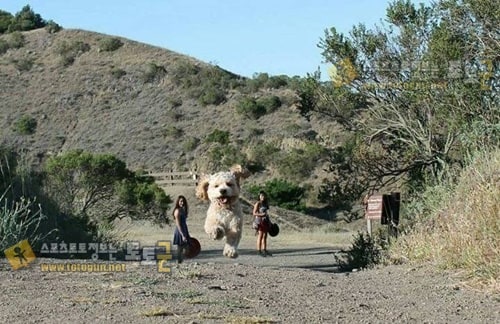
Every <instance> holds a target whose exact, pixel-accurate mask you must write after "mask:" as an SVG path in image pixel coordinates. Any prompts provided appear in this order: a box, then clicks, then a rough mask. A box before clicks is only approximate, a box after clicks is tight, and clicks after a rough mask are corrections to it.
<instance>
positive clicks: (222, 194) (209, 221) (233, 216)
mask: <svg viewBox="0 0 500 324" xmlns="http://www.w3.org/2000/svg"><path fill="white" fill-rule="evenodd" d="M249 175H250V172H248V170H246V169H245V168H243V167H241V166H240V165H235V166H233V167H232V168H231V170H230V171H228V172H218V173H215V174H211V175H205V176H203V177H202V178H201V179H200V182H199V183H198V187H197V188H196V196H197V197H198V198H200V199H202V200H205V201H206V200H209V201H210V207H208V211H207V218H206V220H205V232H207V234H208V235H209V236H210V238H212V239H214V240H220V239H222V238H223V237H225V238H226V244H225V246H224V251H223V254H224V255H225V256H226V257H229V258H236V257H238V252H237V248H238V244H239V243H240V239H241V231H242V228H243V215H242V211H241V204H240V200H239V195H240V181H241V179H244V178H247V177H248V176H249Z"/></svg>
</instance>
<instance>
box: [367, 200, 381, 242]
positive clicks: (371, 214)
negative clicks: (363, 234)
mask: <svg viewBox="0 0 500 324" xmlns="http://www.w3.org/2000/svg"><path fill="white" fill-rule="evenodd" d="M382 209H383V196H382V195H380V194H374V195H371V196H369V197H368V199H367V201H366V205H365V218H366V226H367V230H368V235H370V236H371V235H372V220H380V219H382Z"/></svg>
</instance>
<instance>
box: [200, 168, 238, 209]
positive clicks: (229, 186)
mask: <svg viewBox="0 0 500 324" xmlns="http://www.w3.org/2000/svg"><path fill="white" fill-rule="evenodd" d="M207 195H208V199H209V200H210V201H211V202H217V204H219V205H221V206H228V205H231V204H232V203H233V202H234V201H235V200H236V199H238V196H239V195H240V186H239V185H238V182H237V181H236V177H235V176H234V174H232V173H231V172H219V173H216V174H213V175H211V176H210V178H209V180H208V188H207Z"/></svg>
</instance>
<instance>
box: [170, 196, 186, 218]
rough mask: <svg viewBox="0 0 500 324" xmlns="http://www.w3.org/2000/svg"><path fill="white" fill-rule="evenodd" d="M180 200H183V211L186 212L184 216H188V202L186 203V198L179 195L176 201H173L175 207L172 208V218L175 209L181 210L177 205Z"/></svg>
mask: <svg viewBox="0 0 500 324" xmlns="http://www.w3.org/2000/svg"><path fill="white" fill-rule="evenodd" d="M181 199H184V209H185V210H186V215H187V214H188V201H187V199H186V197H184V196H182V195H180V196H179V197H177V200H176V201H175V207H174V210H173V211H172V216H174V212H175V210H176V209H179V208H181V206H180V205H179V201H180V200H181Z"/></svg>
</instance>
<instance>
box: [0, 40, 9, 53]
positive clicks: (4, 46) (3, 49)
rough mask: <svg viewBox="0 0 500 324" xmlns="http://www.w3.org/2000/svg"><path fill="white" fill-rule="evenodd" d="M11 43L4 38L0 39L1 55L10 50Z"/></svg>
mask: <svg viewBox="0 0 500 324" xmlns="http://www.w3.org/2000/svg"><path fill="white" fill-rule="evenodd" d="M9 48H10V47H9V43H8V42H7V41H5V40H3V39H0V55H2V54H4V53H5V52H7V51H8V50H9Z"/></svg>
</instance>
